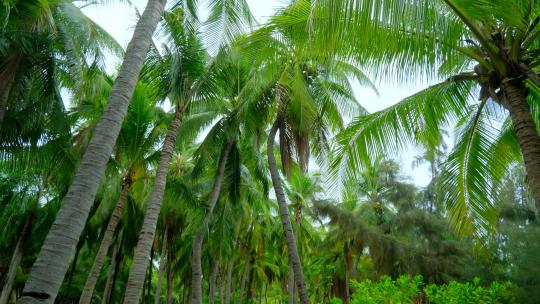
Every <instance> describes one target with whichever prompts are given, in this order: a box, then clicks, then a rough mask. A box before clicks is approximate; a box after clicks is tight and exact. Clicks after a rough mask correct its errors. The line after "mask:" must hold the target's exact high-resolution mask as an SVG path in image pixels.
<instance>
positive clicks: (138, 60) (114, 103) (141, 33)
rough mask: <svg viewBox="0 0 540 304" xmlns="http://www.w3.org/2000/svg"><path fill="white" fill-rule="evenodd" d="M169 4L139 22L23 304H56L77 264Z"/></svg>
mask: <svg viewBox="0 0 540 304" xmlns="http://www.w3.org/2000/svg"><path fill="white" fill-rule="evenodd" d="M166 2H167V1H166V0H149V1H148V3H147V5H146V8H145V10H144V12H143V14H142V16H141V18H140V19H139V21H138V22H137V26H136V27H135V31H134V33H133V37H132V39H131V41H130V42H129V45H128V47H127V49H126V53H125V56H124V62H123V63H122V67H121V68H120V71H119V72H118V77H117V78H116V80H115V82H114V85H113V87H112V90H111V94H110V96H109V99H108V102H107V108H106V109H105V112H104V113H103V115H102V116H101V120H100V121H99V122H98V124H97V125H96V128H95V129H94V134H93V136H92V139H91V140H90V144H89V145H88V147H87V149H86V151H85V153H84V156H83V158H82V160H81V164H80V165H79V168H78V170H77V172H76V174H75V177H74V179H73V182H72V184H71V186H70V187H69V190H68V193H67V195H66V197H65V198H64V200H63V202H62V205H61V207H60V210H59V211H58V214H57V216H56V219H55V221H54V223H53V225H52V227H51V229H50V231H49V233H48V234H47V237H46V239H45V242H44V244H43V246H42V247H41V251H40V253H39V254H38V256H37V259H36V261H35V263H34V265H33V267H32V270H31V272H30V276H29V278H28V280H27V281H26V285H25V287H24V290H23V297H22V298H21V301H20V303H21V304H32V303H53V302H54V300H55V299H56V295H57V294H58V290H59V289H60V286H61V285H62V281H63V279H64V276H65V274H66V271H67V269H68V267H69V263H70V261H71V259H72V258H73V254H74V252H75V247H76V246H77V241H78V240H79V237H80V236H81V232H82V230H83V229H84V225H85V224H86V219H87V218H88V213H89V212H90V208H91V206H92V203H93V202H94V198H95V196H96V192H97V189H98V186H99V184H100V182H101V180H102V178H103V174H104V172H105V165H106V164H107V161H108V160H109V157H110V156H111V153H112V150H113V147H114V144H115V142H116V139H117V137H118V134H119V133H120V127H121V126H122V121H123V120H124V117H125V116H126V113H127V108H128V105H129V101H130V100H131V97H132V96H133V91H134V89H135V85H136V83H137V79H138V76H139V73H140V71H141V67H142V64H143V61H144V57H145V55H146V52H147V51H148V48H149V47H150V43H151V41H152V34H153V33H154V30H155V29H156V26H157V24H158V22H159V20H160V18H161V13H162V12H163V9H164V7H165V3H166Z"/></svg>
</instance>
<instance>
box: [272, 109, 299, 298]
mask: <svg viewBox="0 0 540 304" xmlns="http://www.w3.org/2000/svg"><path fill="white" fill-rule="evenodd" d="M278 122H279V119H278V120H276V122H275V123H274V125H273V126H272V128H271V129H270V134H269V135H268V143H267V146H268V148H267V150H268V166H269V168H270V174H271V176H272V184H273V186H274V191H275V193H276V199H277V201H278V205H279V215H280V218H281V223H282V224H283V230H284V231H285V240H286V242H287V248H288V253H289V261H291V262H292V265H291V266H292V269H293V271H294V280H295V281H296V285H297V287H298V293H299V295H300V302H301V303H302V304H307V303H309V295H308V292H307V287H306V282H305V279H304V272H303V271H302V263H301V261H300V256H299V255H298V248H297V245H296V237H295V235H294V231H293V229H292V225H291V219H290V217H289V210H288V208H287V201H286V200H285V193H284V192H283V187H282V186H281V180H280V176H279V169H278V166H277V162H276V158H275V156H274V152H273V151H274V140H275V137H276V133H277V130H278Z"/></svg>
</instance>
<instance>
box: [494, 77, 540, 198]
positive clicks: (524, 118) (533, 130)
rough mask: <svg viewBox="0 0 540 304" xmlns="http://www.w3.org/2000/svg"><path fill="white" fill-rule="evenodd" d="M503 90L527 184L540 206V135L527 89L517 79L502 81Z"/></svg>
mask: <svg viewBox="0 0 540 304" xmlns="http://www.w3.org/2000/svg"><path fill="white" fill-rule="evenodd" d="M503 90H504V93H505V99H506V103H507V104H508V106H509V111H510V117H511V118H512V126H513V127H514V131H515V132H516V136H517V140H518V143H519V146H520V148H521V154H522V156H523V161H524V162H525V169H526V171H527V177H528V179H529V186H530V188H531V190H532V192H533V195H534V199H535V201H536V206H537V207H538V208H540V136H539V134H538V129H537V126H536V124H535V121H534V119H533V116H532V113H531V108H530V106H529V105H528V103H527V95H528V90H527V88H526V87H525V86H524V85H523V84H522V83H520V82H518V80H515V81H508V82H506V83H504V84H503Z"/></svg>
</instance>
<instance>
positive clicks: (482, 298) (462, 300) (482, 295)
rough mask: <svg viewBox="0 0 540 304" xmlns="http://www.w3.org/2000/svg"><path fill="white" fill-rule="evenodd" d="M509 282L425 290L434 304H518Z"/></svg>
mask: <svg viewBox="0 0 540 304" xmlns="http://www.w3.org/2000/svg"><path fill="white" fill-rule="evenodd" d="M513 289H514V288H513V286H512V284H511V283H509V282H504V283H499V282H493V283H491V285H490V286H488V287H483V286H481V285H480V279H474V281H473V282H472V283H471V282H466V283H458V282H450V283H449V284H447V285H428V286H426V288H424V292H425V293H426V295H427V297H428V299H429V301H430V303H433V304H469V303H470V304H473V303H474V304H484V303H485V304H488V303H489V304H503V303H517V301H516V297H515V294H514V291H513Z"/></svg>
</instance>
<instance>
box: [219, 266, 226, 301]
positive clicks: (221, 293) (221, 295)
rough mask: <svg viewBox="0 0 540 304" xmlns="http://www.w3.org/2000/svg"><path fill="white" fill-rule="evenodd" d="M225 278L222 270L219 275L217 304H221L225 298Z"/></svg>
mask: <svg viewBox="0 0 540 304" xmlns="http://www.w3.org/2000/svg"><path fill="white" fill-rule="evenodd" d="M224 287H225V277H224V275H223V270H221V271H220V275H219V304H223V299H224V296H225V288H224Z"/></svg>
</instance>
